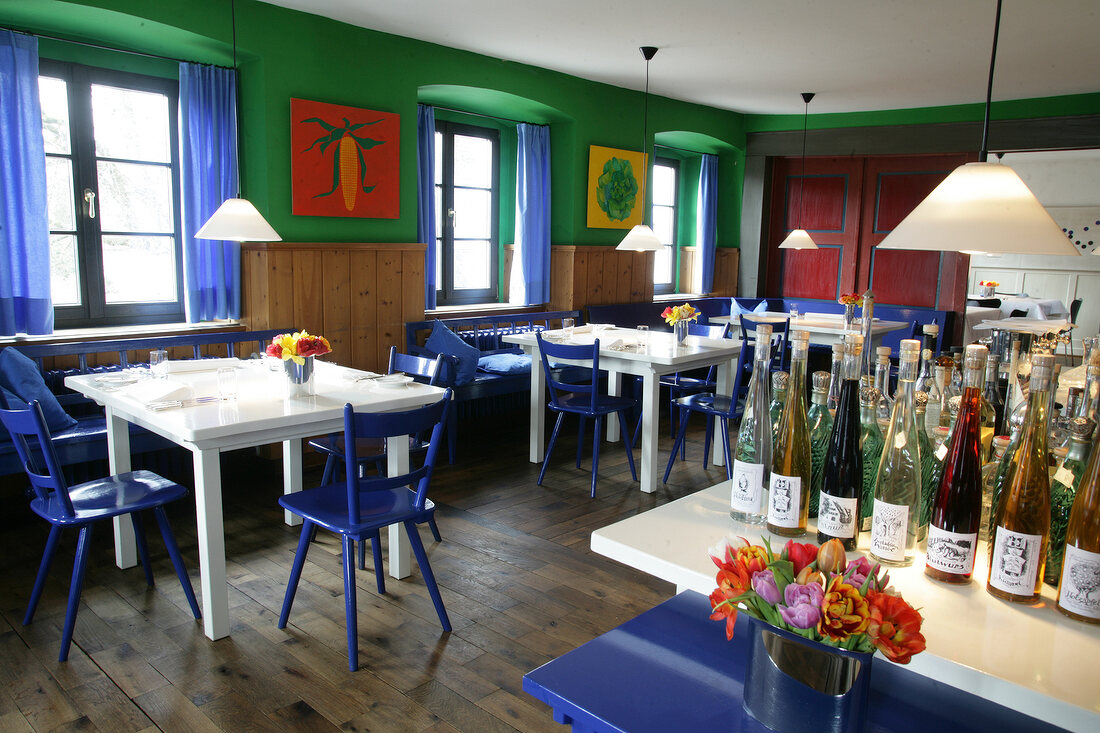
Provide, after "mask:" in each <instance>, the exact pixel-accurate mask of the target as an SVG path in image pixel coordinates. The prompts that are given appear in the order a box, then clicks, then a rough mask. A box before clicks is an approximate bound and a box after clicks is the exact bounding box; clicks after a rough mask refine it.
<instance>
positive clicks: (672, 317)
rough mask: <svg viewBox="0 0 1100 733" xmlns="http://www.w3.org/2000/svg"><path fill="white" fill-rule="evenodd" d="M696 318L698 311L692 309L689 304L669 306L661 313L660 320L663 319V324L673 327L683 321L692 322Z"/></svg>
mask: <svg viewBox="0 0 1100 733" xmlns="http://www.w3.org/2000/svg"><path fill="white" fill-rule="evenodd" d="M698 317H699V311H697V310H696V309H695V308H692V307H691V304H690V303H684V304H683V305H670V306H668V307H667V308H665V310H664V312H662V313H661V318H664V319H665V323H667V324H668V325H670V326H675V325H676V324H677V323H681V322H684V321H694V320H695V319H697V318H698Z"/></svg>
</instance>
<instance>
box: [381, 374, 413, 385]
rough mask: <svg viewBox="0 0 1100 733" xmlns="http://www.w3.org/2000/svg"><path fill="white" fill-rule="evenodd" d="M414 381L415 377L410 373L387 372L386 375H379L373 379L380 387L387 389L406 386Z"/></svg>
mask: <svg viewBox="0 0 1100 733" xmlns="http://www.w3.org/2000/svg"><path fill="white" fill-rule="evenodd" d="M412 381H413V378H412V377H410V376H409V375H408V374H387V375H386V376H384V377H379V378H378V379H375V380H373V382H374V383H375V384H377V385H378V386H379V387H385V388H386V389H397V388H398V387H404V386H405V385H406V384H409V383H410V382H412Z"/></svg>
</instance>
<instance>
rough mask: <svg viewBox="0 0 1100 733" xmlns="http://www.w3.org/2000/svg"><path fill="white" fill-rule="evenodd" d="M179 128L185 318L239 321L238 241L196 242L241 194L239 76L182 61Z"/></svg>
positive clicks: (239, 269)
mask: <svg viewBox="0 0 1100 733" xmlns="http://www.w3.org/2000/svg"><path fill="white" fill-rule="evenodd" d="M179 125H180V149H181V155H180V164H181V177H182V179H183V181H182V184H183V185H182V196H181V198H182V200H183V266H184V277H183V280H184V289H185V291H186V296H187V320H188V321H189V322H190V323H196V322H198V321H209V320H212V319H215V318H240V317H241V245H240V242H223V241H217V240H213V239H195V232H197V231H198V230H199V228H200V227H201V226H202V225H203V224H205V223H206V220H207V219H209V218H210V216H211V215H212V214H213V213H214V212H215V211H217V209H218V207H219V206H221V204H222V202H223V201H225V200H226V199H228V198H234V197H236V196H238V193H239V190H240V189H239V187H238V185H237V72H236V71H234V70H233V69H223V68H218V67H215V66H202V65H199V64H188V63H181V64H180V120H179Z"/></svg>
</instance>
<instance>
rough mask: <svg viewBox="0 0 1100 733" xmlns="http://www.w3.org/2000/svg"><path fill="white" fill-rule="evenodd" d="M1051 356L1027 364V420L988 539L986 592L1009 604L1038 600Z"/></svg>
mask: <svg viewBox="0 0 1100 733" xmlns="http://www.w3.org/2000/svg"><path fill="white" fill-rule="evenodd" d="M1053 371H1054V357H1053V356H1052V355H1050V354H1036V355H1035V356H1034V357H1033V358H1032V360H1031V380H1030V387H1029V392H1030V394H1029V396H1028V408H1027V421H1026V422H1025V423H1024V426H1023V428H1022V429H1021V431H1020V443H1019V445H1018V446H1017V447H1016V452H1015V453H1014V454H1013V456H1012V466H1011V468H1010V469H1009V471H1008V472H1007V479H1006V482H1005V486H1004V489H1003V492H1002V496H1001V501H1000V505H999V506H998V507H997V514H996V516H995V517H994V519H993V532H992V534H991V536H990V546H991V547H992V552H991V554H990V558H989V579H988V581H987V583H986V590H987V591H988V592H989V593H990V594H991V595H993V596H996V597H997V598H1001V599H1003V600H1006V601H1012V602H1014V603H1033V602H1035V601H1037V600H1039V597H1040V596H1039V588H1040V587H1041V586H1042V583H1043V569H1044V565H1045V562H1046V554H1047V542H1048V541H1049V539H1050V478H1049V475H1048V474H1047V461H1048V458H1047V455H1048V453H1049V450H1048V449H1047V434H1048V432H1049V431H1050V412H1049V411H1048V408H1049V405H1050V386H1051V383H1050V380H1051V376H1052V374H1053Z"/></svg>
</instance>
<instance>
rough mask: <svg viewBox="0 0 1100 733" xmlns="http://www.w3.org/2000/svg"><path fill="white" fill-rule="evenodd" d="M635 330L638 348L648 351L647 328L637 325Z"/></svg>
mask: <svg viewBox="0 0 1100 733" xmlns="http://www.w3.org/2000/svg"><path fill="white" fill-rule="evenodd" d="M635 328H636V330H637V331H638V348H639V349H641V350H642V351H649V326H646V325H644V324H639V325H638V326H636V327H635Z"/></svg>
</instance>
